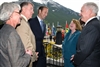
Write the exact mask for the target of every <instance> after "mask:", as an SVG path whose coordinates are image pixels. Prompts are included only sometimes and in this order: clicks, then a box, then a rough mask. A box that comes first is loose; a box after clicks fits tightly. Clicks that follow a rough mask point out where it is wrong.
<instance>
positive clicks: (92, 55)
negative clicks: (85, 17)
mask: <svg viewBox="0 0 100 67" xmlns="http://www.w3.org/2000/svg"><path fill="white" fill-rule="evenodd" d="M99 60H100V22H99V21H98V20H97V18H94V19H92V20H90V21H89V22H88V23H87V25H86V26H85V27H84V28H83V30H82V32H81V35H80V36H79V40H78V43H77V52H76V54H75V56H74V63H75V64H76V65H77V66H78V67H100V63H99Z"/></svg>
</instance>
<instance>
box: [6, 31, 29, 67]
mask: <svg viewBox="0 0 100 67" xmlns="http://www.w3.org/2000/svg"><path fill="white" fill-rule="evenodd" d="M8 55H9V60H11V61H10V63H11V64H12V65H11V66H12V67H26V66H27V65H28V64H29V62H30V58H31V56H30V55H28V54H26V52H25V49H24V46H23V43H22V41H21V39H20V37H19V36H18V34H16V33H15V32H13V33H11V34H10V35H9V39H8Z"/></svg>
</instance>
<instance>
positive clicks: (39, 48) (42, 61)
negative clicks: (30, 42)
mask: <svg viewBox="0 0 100 67" xmlns="http://www.w3.org/2000/svg"><path fill="white" fill-rule="evenodd" d="M29 24H30V27H31V29H32V32H33V33H34V35H35V38H36V52H39V58H38V63H37V65H38V66H37V67H41V65H42V67H45V65H46V58H45V51H44V46H43V38H44V35H45V30H46V25H45V24H44V32H42V29H41V26H40V23H39V20H38V18H37V17H35V18H32V19H30V20H29ZM43 65H44V66H43Z"/></svg>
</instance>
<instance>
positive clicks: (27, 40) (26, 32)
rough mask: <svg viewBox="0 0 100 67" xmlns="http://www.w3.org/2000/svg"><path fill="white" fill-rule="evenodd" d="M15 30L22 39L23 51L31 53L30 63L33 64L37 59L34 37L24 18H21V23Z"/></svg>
mask: <svg viewBox="0 0 100 67" xmlns="http://www.w3.org/2000/svg"><path fill="white" fill-rule="evenodd" d="M16 30H17V32H18V34H19V35H20V37H21V39H22V42H23V44H24V47H25V49H28V50H31V51H32V52H33V56H32V61H33V62H34V61H35V60H36V59H37V57H36V53H35V50H36V43H35V36H34V34H33V33H32V31H31V28H30V26H29V24H28V22H27V21H26V20H25V19H24V18H22V19H21V23H20V25H19V26H18V27H17V28H16Z"/></svg>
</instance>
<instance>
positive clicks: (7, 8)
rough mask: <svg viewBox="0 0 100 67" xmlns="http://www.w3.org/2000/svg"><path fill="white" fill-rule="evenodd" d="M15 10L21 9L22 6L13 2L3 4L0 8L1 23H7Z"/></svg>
mask: <svg viewBox="0 0 100 67" xmlns="http://www.w3.org/2000/svg"><path fill="white" fill-rule="evenodd" d="M15 9H19V10H20V9H21V8H20V5H19V4H17V3H13V2H9V3H8V2H4V3H3V4H1V6H0V20H1V21H5V22H6V21H7V20H8V19H9V18H10V16H11V15H12V13H13V12H14V10H15Z"/></svg>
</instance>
